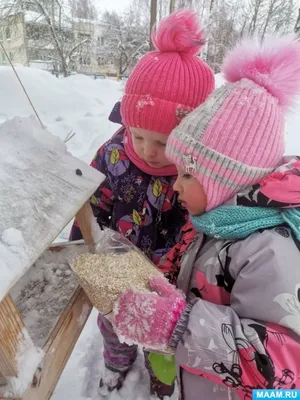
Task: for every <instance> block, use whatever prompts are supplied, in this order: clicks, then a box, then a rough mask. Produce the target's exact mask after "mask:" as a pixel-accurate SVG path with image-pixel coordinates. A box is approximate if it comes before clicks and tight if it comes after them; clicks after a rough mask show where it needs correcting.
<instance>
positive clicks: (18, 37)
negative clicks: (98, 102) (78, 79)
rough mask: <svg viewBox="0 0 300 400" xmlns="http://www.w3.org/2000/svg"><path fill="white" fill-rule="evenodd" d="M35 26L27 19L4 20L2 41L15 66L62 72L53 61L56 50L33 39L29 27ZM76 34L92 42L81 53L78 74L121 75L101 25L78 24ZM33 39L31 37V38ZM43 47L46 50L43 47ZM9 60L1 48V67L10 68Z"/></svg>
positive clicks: (13, 17) (0, 38)
mask: <svg viewBox="0 0 300 400" xmlns="http://www.w3.org/2000/svg"><path fill="white" fill-rule="evenodd" d="M32 23H33V22H26V21H25V18H24V15H23V14H19V15H15V16H12V17H10V19H9V20H0V41H1V42H2V43H3V45H4V48H5V50H6V51H7V53H8V55H9V57H10V58H11V60H12V61H13V62H14V63H17V64H23V65H26V66H33V65H34V66H36V64H37V63H38V66H39V68H43V66H45V69H47V70H58V65H56V64H55V62H52V63H51V61H50V60H53V58H55V57H53V56H54V49H53V48H51V46H49V43H48V44H47V45H45V48H41V43H40V42H39V43H38V44H37V43H36V42H35V40H34V39H32V38H31V37H30V34H29V33H28V32H30V30H28V29H27V28H28V26H29V25H30V24H32ZM73 34H74V36H75V38H76V39H77V40H78V41H80V40H81V39H82V40H84V39H85V38H88V39H89V42H88V44H87V45H84V46H82V47H81V48H80V49H79V50H78V55H77V62H76V66H75V67H74V70H76V71H77V72H78V73H84V74H101V75H102V74H103V75H117V74H118V72H119V67H118V62H117V60H109V59H107V57H105V56H103V54H105V42H104V26H103V24H101V23H99V22H97V21H77V22H74V23H73ZM28 35H29V36H28ZM42 47H43V46H42ZM8 64H9V63H8V60H7V57H6V56H5V54H4V52H3V51H2V50H1V48H0V65H8Z"/></svg>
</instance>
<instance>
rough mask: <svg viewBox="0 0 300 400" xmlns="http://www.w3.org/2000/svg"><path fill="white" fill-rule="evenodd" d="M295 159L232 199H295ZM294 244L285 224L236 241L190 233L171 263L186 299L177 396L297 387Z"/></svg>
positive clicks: (216, 398) (298, 257) (263, 202)
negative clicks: (190, 237) (178, 260)
mask: <svg viewBox="0 0 300 400" xmlns="http://www.w3.org/2000/svg"><path fill="white" fill-rule="evenodd" d="M299 160H300V159H298V160H297V161H296V162H295V163H293V164H291V165H289V167H288V168H287V171H285V173H280V172H275V173H274V174H273V175H272V176H271V177H270V179H269V180H268V181H265V182H264V183H263V184H261V185H256V186H255V187H253V188H252V189H251V190H250V191H249V192H248V193H246V194H243V195H241V196H239V197H237V198H236V199H234V200H233V204H235V205H236V204H238V205H245V206H263V207H284V208H285V207H289V206H290V205H294V206H295V204H297V206H299V205H300V161H299ZM274 193H275V196H273V197H272V196H269V194H271V195H272V194H274ZM274 198H276V199H277V200H274ZM286 198H288V200H285V199H286ZM289 199H292V200H290V201H289ZM178 246H179V247H180V244H178ZM185 250H186V249H185ZM299 251H300V243H299V241H297V240H296V238H295V236H294V234H293V232H292V231H291V229H290V228H289V227H288V226H285V225H282V226H278V227H276V228H273V229H264V230H261V231H258V232H256V233H254V234H252V235H250V236H249V237H248V238H246V239H243V240H236V241H232V240H231V241H226V240H221V239H217V238H211V237H203V236H202V235H200V234H198V235H197V236H196V237H194V240H192V243H191V244H190V246H189V247H188V250H187V251H185V252H183V253H182V254H181V256H182V259H181V266H180V270H178V269H177V268H176V266H174V265H173V268H171V269H170V270H171V272H172V273H174V271H176V274H178V273H179V276H178V280H177V286H178V287H179V288H180V289H182V290H183V291H184V292H185V293H186V294H187V298H188V301H189V305H188V307H187V310H186V311H185V313H184V314H183V315H182V316H181V319H180V321H179V323H178V325H177V327H176V328H175V331H174V333H173V337H172V342H173V343H172V344H173V345H174V343H175V345H176V344H177V343H178V345H177V350H176V356H175V358H176V363H177V368H178V377H179V384H180V394H181V398H182V399H184V400H202V399H203V400H207V399H212V400H225V399H233V400H237V399H244V400H246V399H249V400H250V399H251V398H252V393H251V392H252V390H253V389H256V388H257V389H259V388H268V389H271V388H276V389H281V388H282V389H290V388H300V252H299ZM170 254H172V252H170V253H169V256H170ZM173 254H175V260H176V258H177V255H176V253H173ZM166 258H168V257H166ZM169 261H170V257H169ZM169 272H170V271H168V273H169Z"/></svg>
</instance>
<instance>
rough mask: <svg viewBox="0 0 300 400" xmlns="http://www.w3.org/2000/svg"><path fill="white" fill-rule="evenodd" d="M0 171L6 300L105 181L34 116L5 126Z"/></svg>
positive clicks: (0, 289) (0, 129) (0, 287)
mask: <svg viewBox="0 0 300 400" xmlns="http://www.w3.org/2000/svg"><path fill="white" fill-rule="evenodd" d="M0 171H1V174H0V187H1V188H2V189H1V190H0V214H1V218H0V239H1V240H0V243H1V269H0V273H1V280H0V301H1V300H2V299H3V298H4V297H5V295H6V294H7V293H8V292H9V291H10V289H11V287H12V286H13V284H14V283H15V282H17V280H18V279H20V278H21V276H22V275H23V274H24V273H25V272H26V270H27V269H28V268H30V267H31V265H32V264H34V262H35V261H36V260H37V259H38V257H39V256H40V255H41V254H42V253H43V252H44V251H45V250H46V249H47V248H48V247H49V245H50V244H51V243H52V242H53V241H54V240H55V238H56V237H57V236H58V234H59V233H60V232H61V231H62V229H63V228H64V227H65V226H66V225H67V224H68V222H69V221H70V220H72V218H73V217H74V215H75V214H76V213H77V212H78V211H79V210H80V208H81V207H82V206H83V205H84V204H85V203H86V202H87V201H88V199H89V198H90V196H91V195H92V194H93V192H94V191H95V190H96V189H97V187H98V186H99V185H100V184H101V182H102V181H103V180H104V179H105V177H104V175H103V174H101V173H100V172H99V171H97V170H95V169H94V168H91V167H89V166H88V165H87V164H85V163H84V162H82V161H80V160H78V159H76V158H75V157H73V156H72V155H71V154H70V153H68V152H67V151H66V146H65V144H64V143H62V142H61V141H60V140H58V138H56V137H55V136H54V135H52V134H51V133H49V132H47V131H46V130H43V129H42V128H41V126H40V125H39V124H38V122H37V121H36V120H35V119H34V118H14V119H13V120H10V121H7V122H5V123H4V124H2V125H1V126H0Z"/></svg>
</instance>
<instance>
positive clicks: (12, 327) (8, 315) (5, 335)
mask: <svg viewBox="0 0 300 400" xmlns="http://www.w3.org/2000/svg"><path fill="white" fill-rule="evenodd" d="M23 329H24V324H23V321H22V318H21V316H20V314H19V311H18V309H17V308H16V306H15V303H14V302H13V300H12V298H11V296H10V295H7V296H6V297H5V298H4V299H3V300H2V301H1V303H0V375H1V376H3V377H13V376H15V377H16V376H17V372H18V366H17V362H16V354H17V351H18V346H19V339H20V335H21V332H22V330H23Z"/></svg>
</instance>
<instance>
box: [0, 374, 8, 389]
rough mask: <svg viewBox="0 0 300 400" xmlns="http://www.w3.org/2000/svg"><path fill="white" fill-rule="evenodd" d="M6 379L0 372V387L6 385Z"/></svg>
mask: <svg viewBox="0 0 300 400" xmlns="http://www.w3.org/2000/svg"><path fill="white" fill-rule="evenodd" d="M6 382H7V381H6V378H5V376H3V375H2V374H1V372H0V386H3V385H6Z"/></svg>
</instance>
